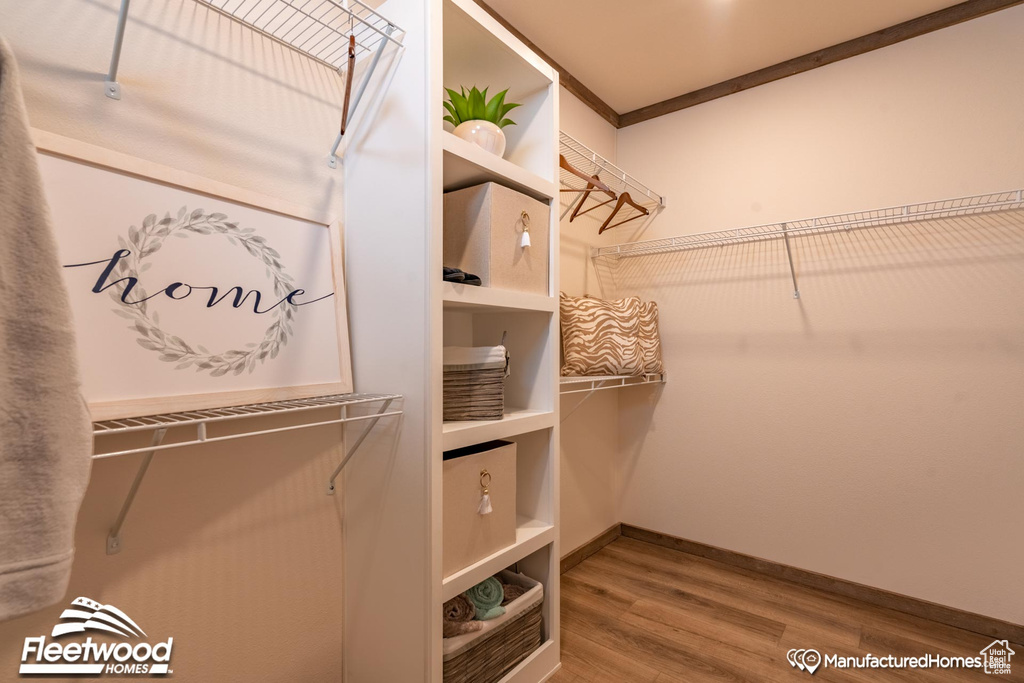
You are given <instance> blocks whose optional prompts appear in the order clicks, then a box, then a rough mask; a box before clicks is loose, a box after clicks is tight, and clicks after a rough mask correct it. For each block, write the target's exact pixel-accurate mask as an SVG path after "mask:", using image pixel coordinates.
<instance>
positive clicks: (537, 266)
mask: <svg viewBox="0 0 1024 683" xmlns="http://www.w3.org/2000/svg"><path fill="white" fill-rule="evenodd" d="M550 211H551V209H550V207H549V206H548V205H547V204H545V203H543V202H539V201H537V200H536V199H534V198H532V197H528V196H526V195H525V194H522V193H521V192H516V191H515V190H510V189H509V188H507V187H505V186H503V185H498V184H497V183H484V184H483V185H476V186H474V187H467V188H466V189H464V190H456V191H455V192H448V193H447V194H445V196H444V265H446V266H449V267H452V268H461V269H462V270H464V271H466V272H467V273H473V274H474V275H479V276H480V280H481V282H482V283H483V286H484V287H495V288H498V289H511V290H515V291H517V292H530V293H532V294H544V295H546V294H547V293H548V251H549V250H548V244H549V243H550V242H549V240H550V236H549V234H548V232H549V230H548V228H549V219H550V215H551V214H550ZM523 212H526V214H527V216H529V225H530V229H529V231H530V242H531V245H530V246H529V247H526V248H523V247H522V246H521V244H522V238H523Z"/></svg>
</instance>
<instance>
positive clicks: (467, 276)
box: [442, 266, 483, 287]
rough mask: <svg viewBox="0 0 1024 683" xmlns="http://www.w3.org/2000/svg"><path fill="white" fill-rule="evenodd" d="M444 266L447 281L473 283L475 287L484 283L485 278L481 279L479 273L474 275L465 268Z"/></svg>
mask: <svg viewBox="0 0 1024 683" xmlns="http://www.w3.org/2000/svg"><path fill="white" fill-rule="evenodd" d="M442 268H443V269H444V279H445V282H459V283H462V284H464V285H473V286H474V287H479V286H480V285H482V284H483V280H481V279H480V276H479V275H473V274H472V273H467V272H466V271H464V270H460V269H458V268H449V267H448V266H442Z"/></svg>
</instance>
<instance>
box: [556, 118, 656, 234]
mask: <svg viewBox="0 0 1024 683" xmlns="http://www.w3.org/2000/svg"><path fill="white" fill-rule="evenodd" d="M559 143H560V144H559V152H560V153H561V155H562V156H564V157H565V159H566V161H568V162H569V163H570V164H571V165H572V166H573V168H575V169H576V170H578V171H582V172H583V173H585V174H587V175H596V176H598V177H599V178H600V179H601V182H603V183H604V184H605V185H607V186H608V187H609V188H610V189H611V190H612V191H613V192H615V193H616V194H617V195H621V194H622V193H623V192H628V193H629V196H630V198H632V199H633V200H634V201H635V202H636V203H637V204H639V205H640V206H643V207H644V208H645V209H647V211H649V212H650V214H649V216H648V218H650V217H652V216H654V215H655V214H657V212H658V211H660V210H661V208H662V207H664V205H665V197H664V196H662V195H660V194H658V193H657V192H655V191H654V190H652V189H651V188H650V187H648V186H647V185H644V184H643V183H642V182H640V181H639V180H637V179H636V178H635V177H633V176H631V175H630V174H628V173H626V172H625V171H623V170H622V169H621V168H619V167H618V166H616V165H615V164H613V163H612V162H610V161H608V160H607V159H605V158H604V157H602V156H601V155H600V154H598V153H597V152H595V151H594V150H592V149H590V148H589V147H587V146H586V145H584V144H583V143H582V142H580V141H579V140H577V139H576V138H574V137H572V136H571V135H569V134H568V133H564V132H559ZM558 179H559V182H560V183H561V185H562V187H563V188H565V189H567V190H575V192H564V193H562V195H563V199H562V205H563V207H562V209H563V210H562V217H563V218H564V217H565V215H566V214H568V213H569V211H571V210H572V209H573V208H574V207H575V206H576V205H577V204H578V203H579V201H580V200H582V198H583V193H584V192H585V191H586V190H587V182H586V181H585V180H583V179H582V178H580V177H579V176H576V175H575V174H573V173H570V172H569V171H567V170H565V169H564V168H559V176H558ZM591 197H592V198H594V199H597V198H598V197H600V199H599V200H598V201H604V200H605V199H607V197H606V196H604V195H602V194H601V193H600V192H596V193H594V194H592V195H591ZM566 201H568V204H567V205H566ZM639 215H640V212H638V211H637V210H636V209H634V208H632V207H630V206H629V205H624V206H623V209H622V212H621V213H620V215H619V216H617V217H616V219H615V220H616V222H618V221H619V220H623V219H633V218H637V217H639Z"/></svg>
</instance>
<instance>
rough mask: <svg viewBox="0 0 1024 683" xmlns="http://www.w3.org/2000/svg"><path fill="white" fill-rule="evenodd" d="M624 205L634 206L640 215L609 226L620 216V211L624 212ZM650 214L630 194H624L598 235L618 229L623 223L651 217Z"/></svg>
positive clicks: (620, 196)
mask: <svg viewBox="0 0 1024 683" xmlns="http://www.w3.org/2000/svg"><path fill="white" fill-rule="evenodd" d="M609 201H611V200H609ZM607 203H608V202H604V204H607ZM624 204H629V205H630V206H632V207H633V208H634V209H636V210H637V211H639V212H640V213H638V214H637V215H636V216H633V217H631V218H627V219H626V220H623V221H619V222H618V223H615V224H613V225H609V223H611V222H612V219H613V218H615V216H616V214H618V213H619V211H621V210H622V207H623V205H624ZM594 208H596V207H594ZM650 213H651V212H650V211H648V210H647V208H646V207H643V206H640V205H639V204H637V203H636V202H635V201H633V198H632V197H630V196H629V193H628V192H623V193H622V194H621V195H619V201H617V202H616V203H615V208H614V209H612V212H611V213H610V214H609V215H608V218H607V219H605V222H604V225H602V226H601V229H600V230H598V231H597V234H598V235H600V234H601V233H602V232H604V231H605V230H611V229H612V228H617V227H619V226H620V225H622V224H623V223H628V222H630V221H635V220H636V219H637V218H643V217H644V216H647V215H650Z"/></svg>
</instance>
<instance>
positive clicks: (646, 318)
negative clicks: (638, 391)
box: [561, 293, 662, 375]
mask: <svg viewBox="0 0 1024 683" xmlns="http://www.w3.org/2000/svg"><path fill="white" fill-rule="evenodd" d="M561 318H562V349H563V355H564V361H565V362H564V364H563V365H562V374H563V375H643V374H646V373H660V372H661V371H662V363H661V343H660V341H659V339H658V306H657V304H655V303H654V302H649V303H644V302H642V301H641V300H640V299H639V298H637V297H629V298H627V299H617V300H613V301H603V300H601V299H595V298H592V297H573V296H567V295H565V294H564V293H563V294H562V298H561Z"/></svg>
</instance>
